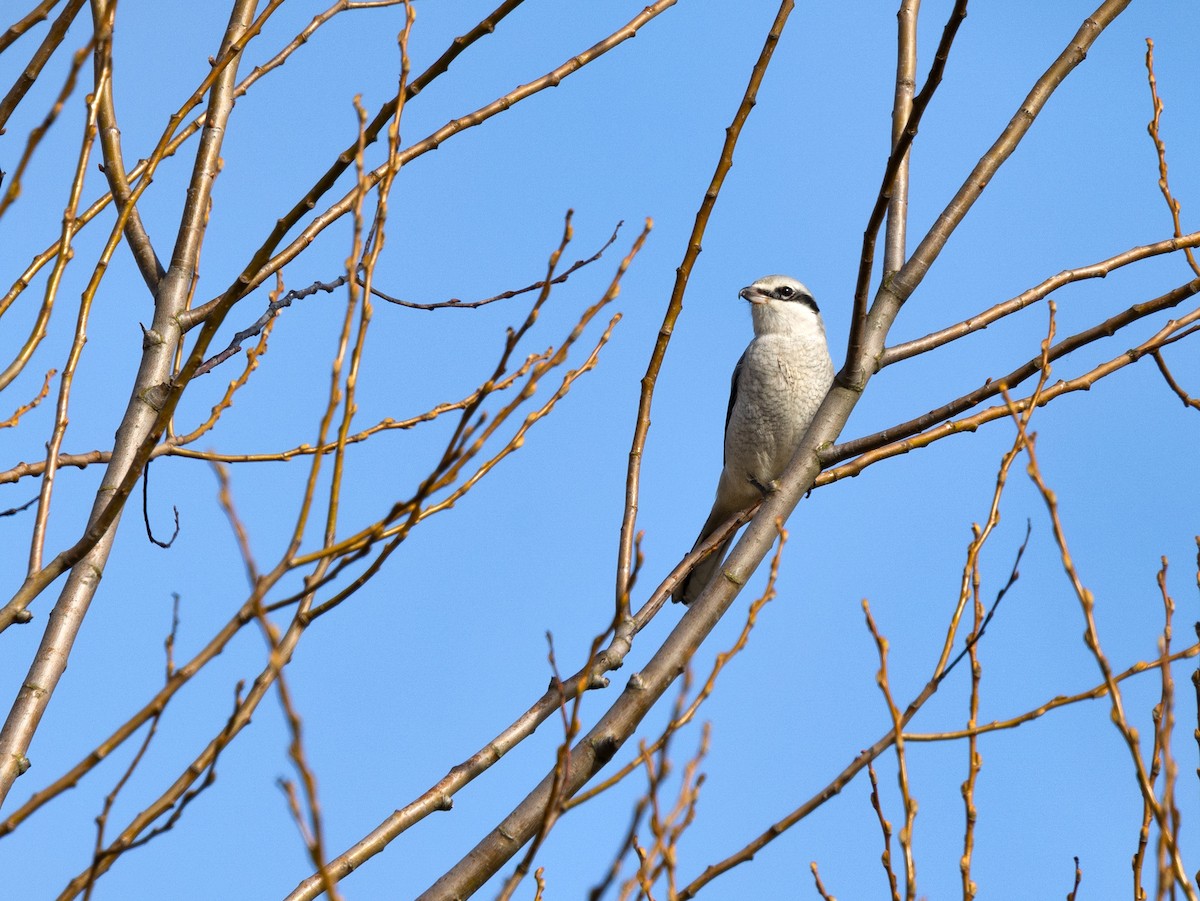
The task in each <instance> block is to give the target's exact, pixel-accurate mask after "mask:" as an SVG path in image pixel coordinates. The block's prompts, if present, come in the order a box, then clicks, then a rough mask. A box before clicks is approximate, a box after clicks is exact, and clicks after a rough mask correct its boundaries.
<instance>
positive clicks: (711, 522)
mask: <svg viewBox="0 0 1200 901" xmlns="http://www.w3.org/2000/svg"><path fill="white" fill-rule="evenodd" d="M734 512H736V511H732V510H726V509H725V508H724V507H723V506H722V505H721V504H714V505H713V508H712V512H711V513H709V514H708V519H707V520H705V522H704V528H702V529H701V530H700V536H699V537H698V538H697V539H696V543H695V544H694V545H692V550H695V549H696V548H698V547H699V546H700V545H701V544H703V543H704V542H705V541H706V540H707V539H708V538H709V536H711V535H712V533H713V532H715V531H717V529H719V528H720V527H721V526H722V525H724V524H725V521H726V520H727V519H729V517H730V516H731V515H733V513H734ZM734 534H736V532H735V533H734ZM733 538H734V536H733V535H730V536H729V537H728V538H726V539H725V540H724V541H722V542H721V543H720V544H719V545H718V546H717V547H716V549H715V550H714V551H713V552H712V553H711V554H709V555H708V556H707V557H705V558H704V559H703V560H701V561H700V562H699V563H697V564H696V565H695V567H693V569H692V571H691V572H690V573H688V574H687V575H686V576H684V577H683V581H681V582H680V583H679V584H678V585H677V586H676V587H675V590H674V591H673V592H671V600H672V601H675V602H676V603H682V604H684V605H687V604H690V603H691V602H692V601H694V600H695V599H696V598H698V597H699V596H700V592H702V591H703V590H704V589H705V588H706V587H708V583H709V582H711V581H712V578H713V576H714V575H716V572H717V569H718V567H720V565H721V561H723V560H724V559H725V554H726V553H727V552H728V551H729V545H731V544H732V543H733Z"/></svg>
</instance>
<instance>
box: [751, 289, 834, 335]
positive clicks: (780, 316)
mask: <svg viewBox="0 0 1200 901" xmlns="http://www.w3.org/2000/svg"><path fill="white" fill-rule="evenodd" d="M738 296H739V297H741V298H742V299H743V300H746V301H749V303H750V315H751V318H752V319H753V321H754V334H756V335H764V334H770V333H777V332H806V331H812V330H815V331H816V332H817V333H819V334H820V336H821V337H822V338H824V337H825V325H824V323H823V322H822V321H821V311H820V310H819V309H817V302H816V301H815V300H813V296H812V292H811V291H809V290H808V288H806V287H805V286H804V283H803V282H800V281H798V280H796V279H794V278H792V277H791V276H788V275H767V276H764V277H763V278H760V279H759V280H758V281H756V282H755V283H754V284H753V285H750V286H749V287H746V288H742V290H741V291H739V292H738Z"/></svg>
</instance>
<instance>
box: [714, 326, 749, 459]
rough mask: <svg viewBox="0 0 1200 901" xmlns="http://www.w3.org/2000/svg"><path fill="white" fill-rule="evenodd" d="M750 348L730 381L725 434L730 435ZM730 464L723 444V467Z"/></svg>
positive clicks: (739, 362) (745, 351)
mask: <svg viewBox="0 0 1200 901" xmlns="http://www.w3.org/2000/svg"><path fill="white" fill-rule="evenodd" d="M749 350H750V349H749V348H746V350H744V351H742V355H741V356H740V357H738V361H737V365H736V366H734V367H733V378H732V379H730V380H729V407H728V409H726V411H725V434H728V433H729V420H730V419H731V418H732V417H733V405H734V404H736V403H737V393H738V379H740V378H741V377H742V367H743V366H745V364H746V353H747V352H748V351H749ZM726 462H728V461H727V460H726V459H725V455H724V444H722V454H721V463H722V465H723V464H725V463H726Z"/></svg>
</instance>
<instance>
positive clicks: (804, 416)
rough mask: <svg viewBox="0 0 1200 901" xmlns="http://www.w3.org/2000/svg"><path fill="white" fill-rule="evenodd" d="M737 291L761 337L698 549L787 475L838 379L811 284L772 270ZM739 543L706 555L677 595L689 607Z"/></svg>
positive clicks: (740, 375)
mask: <svg viewBox="0 0 1200 901" xmlns="http://www.w3.org/2000/svg"><path fill="white" fill-rule="evenodd" d="M738 296H739V297H741V298H743V299H744V300H747V301H749V302H750V318H751V321H752V322H753V324H754V340H753V341H751V342H750V345H749V346H748V347H747V348H746V351H745V353H743V354H742V358H741V359H740V360H738V362H737V366H735V367H734V368H733V384H732V385H731V386H730V390H729V411H728V412H727V413H726V414H725V468H724V469H722V470H721V479H720V481H719V482H718V483H717V497H716V500H714V501H713V506H712V512H711V513H709V514H708V519H707V520H705V522H704V528H703V529H701V530H700V537H699V538H697V539H696V545H695V546H699V545H700V544H701V543H702V542H703V541H704V540H705V539H707V538H708V537H709V536H710V535H711V534H712V533H713V532H715V531H716V530H717V528H719V527H720V525H721V524H722V523H724V522H725V521H726V520H728V519H729V517H731V516H733V514H735V513H737V512H739V511H741V510H744V509H745V508H746V507H749V506H750V505H751V504H752V503H754V502H755V501H756V500H758V499H759V498H760V497H762V496H763V494H764V493H766V492H767V491H768V490H770V489H771V487H772V486H773V483H774V482H775V480H776V479H778V478H779V477H780V476H781V475H783V471H784V470H785V469H786V468H787V465H788V463H789V462H791V459H792V455H793V454H794V453H795V451H796V448H797V446H798V445H799V444H800V439H801V438H803V437H804V432H805V431H806V430H807V429H808V426H809V423H811V422H812V419H813V416H814V415H816V412H817V408H818V407H819V406H820V405H821V401H823V400H824V399H825V395H826V393H827V392H828V391H829V386H830V385H831V384H832V383H833V361H832V360H830V359H829V347H828V345H827V344H826V342H825V325H824V323H822V322H821V313H820V311H819V310H818V309H817V303H816V301H815V300H813V296H812V294H811V293H809V290H808V288H806V287H804V285H803V284H801V283H800V282H798V281H796V279H794V278H790V277H789V276H786V275H768V276H766V277H765V278H760V279H759V280H758V281H756V282H755V283H754V284H753V285H751V286H750V287H748V288H743V289H742V290H741V291H739V292H738ZM732 541H733V537H732V536H730V537H729V538H728V539H726V540H725V541H724V542H723V543H722V544H721V546H720V547H718V548H717V549H716V550H714V551H713V552H712V553H711V554H709V555H708V556H707V557H705V558H704V559H703V560H701V561H700V563H699V564H697V566H696V567H695V569H693V570H692V571H691V573H690V574H689V575H687V576H685V577H684V579H683V581H681V582H680V583H679V585H678V587H676V589H675V591H674V592H672V594H671V599H672V600H674V601H682V602H683V603H684V604H690V603H691V602H692V601H694V600H695V599H696V598H697V597H699V596H700V592H701V591H703V590H704V588H705V586H707V585H708V583H709V581H711V579H712V578H713V576H714V574H715V573H716V571H717V568H718V566H719V565H720V563H721V561H722V560H723V559H724V557H725V552H726V551H727V550H729V545H730V544H731V543H732ZM695 546H694V547H695Z"/></svg>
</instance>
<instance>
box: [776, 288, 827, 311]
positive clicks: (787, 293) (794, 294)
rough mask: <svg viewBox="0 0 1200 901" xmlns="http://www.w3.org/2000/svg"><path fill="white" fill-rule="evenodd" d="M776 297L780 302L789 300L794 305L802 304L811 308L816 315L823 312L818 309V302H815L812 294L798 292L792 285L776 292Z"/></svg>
mask: <svg viewBox="0 0 1200 901" xmlns="http://www.w3.org/2000/svg"><path fill="white" fill-rule="evenodd" d="M775 297H776V299H778V300H788V301H792V302H793V303H802V304H804V305H805V306H806V307H809V308H810V309H811V310H812V311H813V312H814V313H820V312H821V311H820V309H819V308H818V307H817V302H816V301H815V300H813V296H812V295H811V294H807V293H805V292H804V291H797V290H796V289H795V288H793V287H792V286H791V285H781V286H780V287H779V288H777V289H776V290H775Z"/></svg>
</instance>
